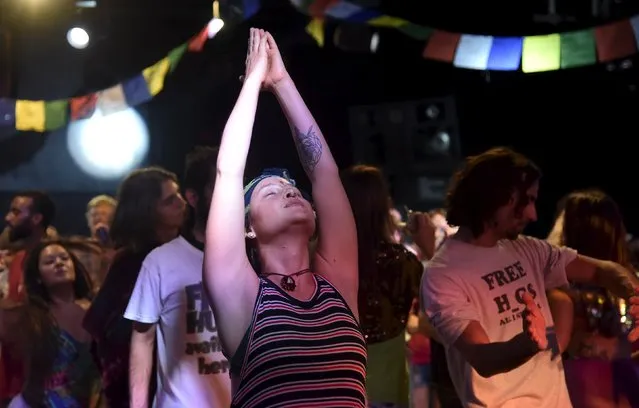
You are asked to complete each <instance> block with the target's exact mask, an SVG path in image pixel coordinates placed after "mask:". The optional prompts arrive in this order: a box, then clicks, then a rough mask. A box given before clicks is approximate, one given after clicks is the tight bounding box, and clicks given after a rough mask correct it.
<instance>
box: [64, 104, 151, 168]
mask: <svg viewBox="0 0 639 408" xmlns="http://www.w3.org/2000/svg"><path fill="white" fill-rule="evenodd" d="M149 144H150V140H149V130H148V128H147V126H146V123H145V122H144V119H142V117H141V116H140V114H138V113H137V112H136V111H135V110H134V109H133V108H128V109H126V110H123V111H120V112H117V113H113V114H110V115H103V114H102V113H101V112H100V111H99V110H96V112H95V114H94V115H93V116H92V117H91V118H89V119H85V120H79V121H76V122H72V123H71V125H70V126H69V128H68V133H67V147H68V149H69V153H70V154H71V157H72V158H73V161H75V162H76V164H77V165H78V167H80V169H81V170H82V171H83V172H85V173H86V174H89V175H91V176H93V177H95V178H97V179H103V180H112V179H117V178H120V177H123V176H125V175H126V174H127V173H129V172H130V171H131V170H133V169H135V168H136V167H137V166H138V165H139V164H140V163H142V162H143V161H144V159H145V158H146V155H147V153H148V150H149Z"/></svg>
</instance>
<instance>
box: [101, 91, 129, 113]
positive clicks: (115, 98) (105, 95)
mask: <svg viewBox="0 0 639 408" xmlns="http://www.w3.org/2000/svg"><path fill="white" fill-rule="evenodd" d="M98 107H99V108H100V111H101V112H102V114H104V115H109V114H111V113H116V112H120V111H123V110H125V109H126V108H128V107H129V106H128V105H127V103H126V97H125V95H124V89H123V88H122V85H120V84H117V85H116V86H112V87H111V88H109V89H105V90H104V91H100V92H99V93H98Z"/></svg>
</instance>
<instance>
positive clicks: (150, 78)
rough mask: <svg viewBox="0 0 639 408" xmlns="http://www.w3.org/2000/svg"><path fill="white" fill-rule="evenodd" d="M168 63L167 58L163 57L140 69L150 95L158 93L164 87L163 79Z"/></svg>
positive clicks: (167, 70) (167, 69)
mask: <svg viewBox="0 0 639 408" xmlns="http://www.w3.org/2000/svg"><path fill="white" fill-rule="evenodd" d="M170 65H171V63H170V62H169V59H168V58H163V59H161V60H160V61H158V62H156V63H155V64H153V65H151V66H150V67H148V68H145V69H144V71H142V75H144V80H145V81H146V84H147V86H148V87H149V93H150V94H151V96H155V95H157V94H159V93H160V92H161V91H162V89H163V88H164V79H165V78H166V74H167V73H168V72H169V66H170Z"/></svg>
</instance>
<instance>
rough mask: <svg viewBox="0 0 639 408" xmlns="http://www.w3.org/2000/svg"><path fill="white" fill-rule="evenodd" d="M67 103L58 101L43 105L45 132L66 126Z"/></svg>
mask: <svg viewBox="0 0 639 408" xmlns="http://www.w3.org/2000/svg"><path fill="white" fill-rule="evenodd" d="M68 109H69V101H67V100H58V101H50V102H45V104H44V128H45V129H46V130H55V129H59V128H61V127H62V126H64V125H66V124H67V110H68Z"/></svg>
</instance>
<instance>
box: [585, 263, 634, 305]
mask: <svg viewBox="0 0 639 408" xmlns="http://www.w3.org/2000/svg"><path fill="white" fill-rule="evenodd" d="M594 278H595V283H596V284H597V285H598V286H601V287H603V288H605V289H608V290H609V291H610V292H611V293H612V294H613V295H615V296H617V297H620V298H623V299H628V298H630V297H631V296H633V295H634V293H635V289H634V288H635V287H637V286H638V283H639V282H638V279H637V276H636V275H634V274H633V273H632V272H631V271H630V270H628V269H627V268H624V267H623V266H621V265H619V264H617V263H615V262H607V261H599V262H598V263H597V265H596V269H595V276H594Z"/></svg>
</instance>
